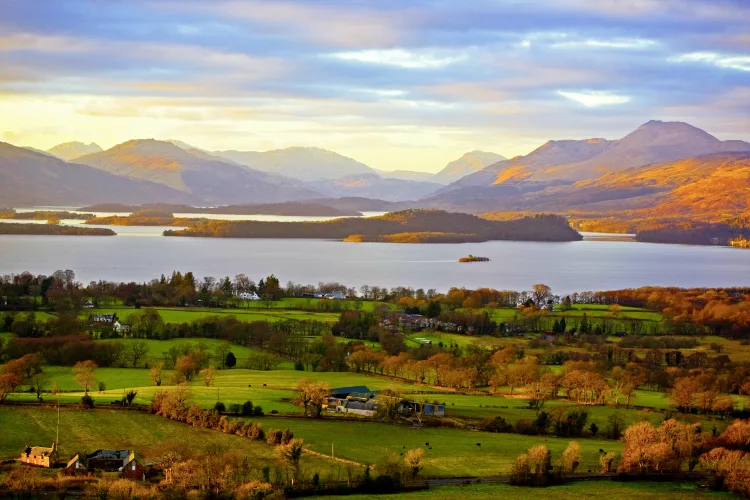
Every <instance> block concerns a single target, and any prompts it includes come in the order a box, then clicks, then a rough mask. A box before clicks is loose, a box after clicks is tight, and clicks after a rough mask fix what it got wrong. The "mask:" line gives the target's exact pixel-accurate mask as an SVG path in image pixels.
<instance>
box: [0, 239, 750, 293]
mask: <svg viewBox="0 0 750 500" xmlns="http://www.w3.org/2000/svg"><path fill="white" fill-rule="evenodd" d="M114 229H115V230H116V231H117V232H118V233H119V235H118V236H114V237H91V236H16V235H0V274H5V273H11V272H21V271H30V272H32V273H51V272H54V271H55V270H57V269H73V270H75V272H76V274H77V278H78V279H79V280H80V281H82V282H84V283H86V282H88V281H91V280H97V279H108V280H115V281H144V280H150V279H152V278H156V277H158V276H159V275H161V274H162V273H164V274H169V273H171V272H172V270H182V271H193V272H194V273H195V274H196V275H197V276H215V277H222V276H234V275H235V274H238V273H245V274H247V275H249V276H251V277H253V278H254V279H255V280H258V279H259V278H261V277H263V276H266V275H268V274H270V273H274V274H276V276H277V277H279V279H280V280H281V281H282V283H286V282H287V281H289V280H291V281H294V282H297V283H311V284H314V283H317V282H319V281H339V282H341V283H345V284H347V285H349V286H356V287H359V286H361V285H364V284H368V285H378V286H388V287H392V286H399V285H404V286H412V287H415V288H417V287H422V288H425V289H427V288H437V289H438V290H441V291H447V289H448V288H449V287H451V286H465V287H479V286H487V287H493V288H508V289H515V290H525V289H529V288H530V287H531V285H532V284H534V283H546V284H548V285H550V286H551V287H552V288H553V290H554V291H556V292H558V293H566V292H573V291H584V290H604V289H616V288H628V287H638V286H644V285H673V286H683V287H688V286H738V285H743V286H750V251H748V250H743V249H735V248H728V247H699V246H682V245H657V244H648V243H636V242H627V241H594V240H585V241H579V242H572V243H532V242H513V241H494V242H487V243H464V244H445V245H442V244H420V245H403V244H387V243H343V242H339V241H327V240H303V239H214V238H166V237H162V236H161V231H162V230H163V229H164V228H158V227H117V228H114ZM468 254H473V255H479V256H483V257H489V258H490V259H491V262H477V263H468V264H459V263H458V262H457V260H458V258H459V257H463V256H465V255H468Z"/></svg>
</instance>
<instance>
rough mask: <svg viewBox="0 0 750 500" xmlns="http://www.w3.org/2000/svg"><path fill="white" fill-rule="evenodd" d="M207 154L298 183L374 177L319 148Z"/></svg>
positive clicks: (349, 160)
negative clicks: (348, 176)
mask: <svg viewBox="0 0 750 500" xmlns="http://www.w3.org/2000/svg"><path fill="white" fill-rule="evenodd" d="M211 154H213V155H215V156H218V157H221V158H226V159H228V160H231V161H233V162H235V163H238V164H240V165H245V166H246V167H249V168H252V169H254V170H260V171H261V172H267V173H271V174H277V175H283V176H286V177H291V178H293V179H299V180H302V181H318V180H323V179H328V180H331V179H339V178H341V177H345V176H347V175H356V174H373V173H375V170H373V169H372V168H370V167H368V166H367V165H365V164H364V163H360V162H358V161H357V160H353V159H352V158H348V157H346V156H342V155H340V154H338V153H334V152H333V151H328V150H326V149H321V148H303V147H291V148H286V149H276V150H272V151H264V152H259V151H213V152H211Z"/></svg>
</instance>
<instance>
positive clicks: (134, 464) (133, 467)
mask: <svg viewBox="0 0 750 500" xmlns="http://www.w3.org/2000/svg"><path fill="white" fill-rule="evenodd" d="M131 470H135V462H133V468H132V469H131Z"/></svg>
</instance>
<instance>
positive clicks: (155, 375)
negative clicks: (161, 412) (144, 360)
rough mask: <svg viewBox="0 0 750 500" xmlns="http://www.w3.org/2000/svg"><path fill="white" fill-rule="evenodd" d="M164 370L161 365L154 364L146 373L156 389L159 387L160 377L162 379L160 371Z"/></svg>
mask: <svg viewBox="0 0 750 500" xmlns="http://www.w3.org/2000/svg"><path fill="white" fill-rule="evenodd" d="M163 368H164V364H163V363H156V364H154V366H152V367H151V370H150V371H149V372H148V377H149V378H150V379H151V381H152V382H153V383H154V385H155V386H156V387H159V386H161V381H162V380H161V377H162V370H163Z"/></svg>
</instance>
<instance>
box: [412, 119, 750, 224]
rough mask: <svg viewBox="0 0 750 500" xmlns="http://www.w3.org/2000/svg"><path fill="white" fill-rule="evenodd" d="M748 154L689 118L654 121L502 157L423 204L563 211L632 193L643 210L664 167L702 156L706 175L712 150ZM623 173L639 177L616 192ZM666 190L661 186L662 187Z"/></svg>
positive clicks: (674, 181)
mask: <svg viewBox="0 0 750 500" xmlns="http://www.w3.org/2000/svg"><path fill="white" fill-rule="evenodd" d="M748 151H750V143H748V142H744V141H720V140H719V139H717V138H716V137H714V136H712V135H710V134H708V133H706V132H705V131H703V130H701V129H698V128H696V127H693V126H691V125H688V124H686V123H681V122H661V121H656V120H652V121H649V122H647V123H645V124H643V125H641V126H640V127H638V128H637V129H636V130H634V131H633V132H631V133H630V134H628V135H626V136H625V137H623V138H622V139H619V140H616V141H610V140H606V139H599V138H593V139H585V140H578V141H571V140H563V141H549V142H547V143H545V144H543V145H542V146H540V147H539V148H537V149H536V150H534V151H532V152H531V153H529V154H528V155H524V156H518V157H515V158H512V159H510V160H504V161H500V162H497V163H494V164H492V165H489V166H487V167H485V168H484V169H482V170H480V171H478V172H476V173H474V174H470V175H467V176H466V177H463V178H462V179H459V180H458V181H456V182H454V183H452V184H450V185H448V186H446V187H445V188H443V189H441V190H440V191H439V192H438V193H436V194H435V195H432V196H430V197H428V198H427V199H424V200H420V202H421V203H422V204H423V205H424V206H430V207H439V208H451V209H455V210H463V211H472V212H477V211H511V210H512V211H516V210H532V211H533V210H550V211H560V212H564V211H566V210H569V209H572V208H575V207H578V206H583V205H587V204H593V203H601V202H602V201H604V199H609V201H610V203H609V205H607V209H609V210H616V209H624V207H625V206H627V205H629V204H633V203H636V202H635V201H633V198H639V199H638V201H637V203H636V204H638V203H639V204H640V206H641V207H644V206H645V205H648V204H649V202H648V201H647V200H644V199H642V198H640V197H641V196H642V195H644V194H653V190H654V189H655V188H654V187H653V185H652V184H653V183H658V181H657V180H656V178H658V177H659V175H660V174H659V173H660V172H667V171H669V168H670V167H669V166H668V165H665V164H668V163H669V162H673V161H677V160H683V159H685V158H695V160H694V163H695V164H701V165H703V168H701V169H700V172H701V175H704V176H706V175H709V173H710V171H712V167H711V166H710V165H714V158H713V157H711V155H716V154H722V153H725V154H729V156H730V157H735V156H736V157H737V159H738V160H740V161H742V158H743V155H742V154H741V153H743V152H748ZM706 155H708V157H707V158H704V157H705V156H706ZM723 158H724V159H725V160H726V159H727V157H726V156H725V157H723ZM638 169H648V170H649V171H650V172H651V173H650V174H649V178H650V179H651V181H650V183H652V184H648V183H643V182H636V181H635V179H637V178H638V176H639V173H638ZM624 172H627V174H626V176H632V179H631V180H632V182H630V183H628V182H626V181H618V186H617V188H616V189H615V188H614V187H612V188H611V189H610V188H607V187H605V186H609V185H610V183H612V182H615V179H617V177H616V174H618V173H624ZM664 175H667V174H666V173H665V174H664ZM670 178H671V181H670V184H669V185H670V186H672V187H678V186H681V185H683V184H687V183H691V182H693V181H694V179H695V177H694V176H688V175H684V176H677V177H675V176H673V175H672V176H671V177H670ZM666 189H667V187H666V186H662V188H661V191H664V190H666ZM604 192H608V193H609V194H608V195H605V194H604ZM613 197H614V198H613ZM615 200H619V201H615ZM623 200H629V201H628V202H627V203H626V202H625V201H623ZM600 207H602V208H603V206H601V205H600ZM618 207H619V208H618Z"/></svg>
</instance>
